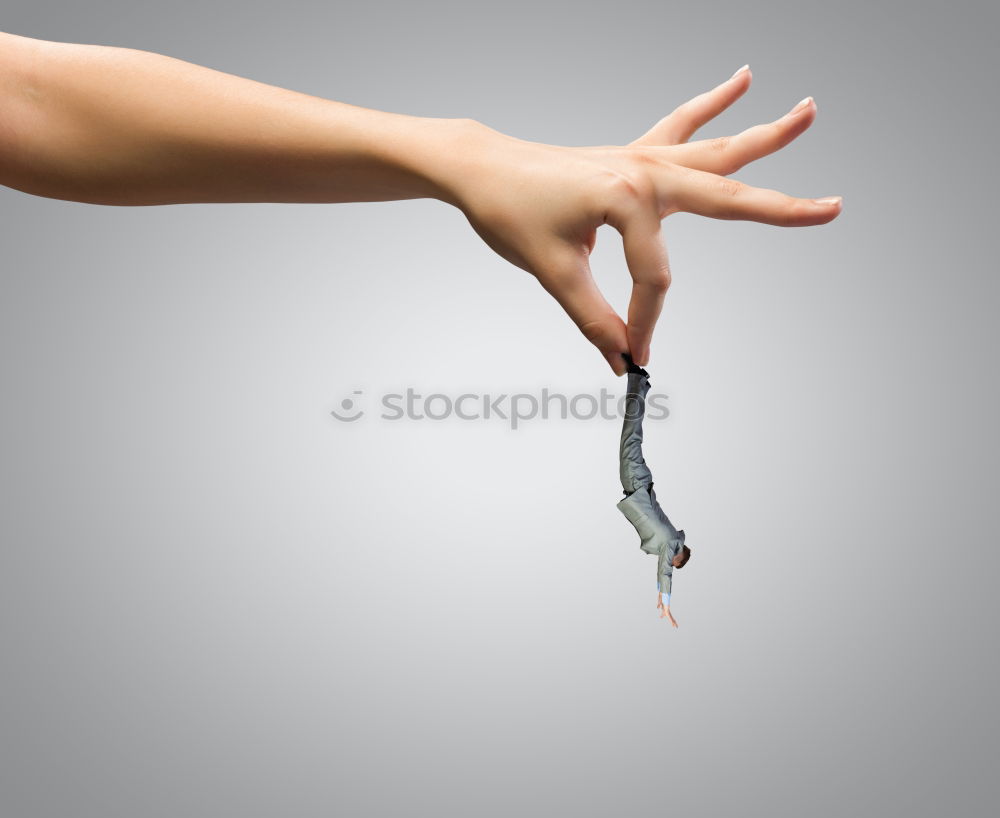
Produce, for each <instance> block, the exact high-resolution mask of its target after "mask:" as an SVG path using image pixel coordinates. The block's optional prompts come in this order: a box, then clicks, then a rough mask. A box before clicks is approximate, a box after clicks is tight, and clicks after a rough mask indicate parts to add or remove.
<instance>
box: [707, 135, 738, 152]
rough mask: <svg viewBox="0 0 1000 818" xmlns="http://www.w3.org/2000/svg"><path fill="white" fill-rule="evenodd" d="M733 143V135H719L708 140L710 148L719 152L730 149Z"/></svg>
mask: <svg viewBox="0 0 1000 818" xmlns="http://www.w3.org/2000/svg"><path fill="white" fill-rule="evenodd" d="M732 144H733V138H732V137H731V136H717V137H715V138H714V139H709V140H708V147H709V149H710V150H712V151H714V152H719V153H721V152H723V151H726V150H728V149H729V147H730V145H732Z"/></svg>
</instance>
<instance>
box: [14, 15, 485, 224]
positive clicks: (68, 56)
mask: <svg viewBox="0 0 1000 818" xmlns="http://www.w3.org/2000/svg"><path fill="white" fill-rule="evenodd" d="M476 127H477V123H475V122H473V121H471V120H464V119H437V118H425V117H416V116H409V115H405V114H393V113H387V112H383V111H376V110H371V109H367V108H360V107H357V106H354V105H349V104H346V103H341V102H336V101H333V100H328V99H323V98H320V97H315V96H310V95H308V94H303V93H299V92H297V91H291V90H287V89H284V88H278V87H276V86H271V85H266V84H264V83H261V82H257V81H254V80H250V79H246V78H243V77H239V76H235V75H232V74H227V73H223V72H221V71H216V70H213V69H210V68H206V67H203V66H199V65H195V64H192V63H187V62H184V61H182V60H178V59H174V58H172V57H168V56H164V55H161V54H155V53H151V52H146V51H138V50H135V49H129V48H117V47H111V46H100V45H79V44H74V43H56V42H49V41H44V40H33V39H30V38H24V37H16V36H14V35H10V34H0V183H3V184H6V185H8V186H10V187H14V188H17V189H19V190H23V191H25V192H28V193H33V194H37V195H41V196H49V197H53V198H60V199H70V200H74V201H84V202H93V203H98V204H111V205H152V204H176V203H182V202H357V201H388V200H395V199H413V198H423V197H432V198H438V199H441V200H443V201H448V202H450V203H452V204H454V203H455V201H454V197H453V194H452V193H451V189H452V184H451V183H452V181H453V180H454V179H456V178H458V177H460V176H461V174H462V173H463V171H464V170H465V168H463V167H462V165H463V163H468V162H469V161H470V156H469V148H468V147H467V145H468V143H469V140H468V137H469V135H470V133H472V132H473V131H474V130H475V128H476ZM463 149H464V150H463Z"/></svg>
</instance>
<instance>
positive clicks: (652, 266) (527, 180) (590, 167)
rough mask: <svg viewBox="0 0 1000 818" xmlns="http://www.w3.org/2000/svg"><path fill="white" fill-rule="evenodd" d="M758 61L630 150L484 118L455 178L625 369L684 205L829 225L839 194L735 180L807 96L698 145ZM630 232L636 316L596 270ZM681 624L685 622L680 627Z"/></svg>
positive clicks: (496, 245)
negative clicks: (623, 313)
mask: <svg viewBox="0 0 1000 818" xmlns="http://www.w3.org/2000/svg"><path fill="white" fill-rule="evenodd" d="M750 81H751V73H750V70H749V68H748V67H746V66H744V68H742V69H740V70H739V71H737V72H736V73H735V74H734V75H733V76H732V77H731V78H730V79H728V80H726V81H725V82H723V83H722V84H721V85H718V86H717V87H715V88H713V89H712V90H710V91H706V92H704V93H702V94H699V95H698V96H696V97H694V98H693V99H691V100H689V101H687V102H685V103H684V104H682V105H680V106H678V107H677V108H676V109H674V111H673V112H671V113H670V114H668V115H667V116H666V117H664V118H663V119H661V120H660V121H659V122H658V123H656V125H654V126H653V127H652V128H651V129H650V130H649V131H647V132H646V133H645V134H643V135H642V136H640V137H639V138H638V139H636V140H634V141H633V142H630V143H629V144H628V145H624V146H618V145H611V146H598V147H560V146H555V145H546V144H542V143H536V142H528V141H524V140H521V139H517V138H514V137H511V136H507V135H505V134H502V133H500V132H498V131H495V130H493V129H492V128H489V127H487V126H485V125H482V124H481V123H476V127H475V128H474V129H473V133H472V134H471V135H470V137H469V139H470V140H471V142H470V144H469V147H470V149H471V151H470V155H471V156H475V157H476V159H475V160H474V161H470V162H468V164H467V165H466V166H464V170H465V172H463V173H462V174H461V178H460V179H458V180H457V181H456V182H455V184H454V189H453V193H454V195H455V199H456V202H455V203H456V205H457V206H458V207H460V209H461V210H462V212H463V213H464V214H465V216H466V218H467V219H468V221H469V223H470V225H471V226H472V227H473V229H474V230H475V231H476V232H477V233H478V234H479V236H480V237H481V238H482V239H483V240H484V241H485V242H486V243H487V244H488V245H489V246H490V247H491V248H492V249H493V250H495V251H496V252H497V253H498V254H499V255H501V256H502V257H503V258H505V259H507V260H508V261H510V262H511V263H512V264H514V265H516V266H517V267H520V268H521V269H523V270H526V271H527V272H529V273H531V274H532V275H534V276H535V277H537V279H538V281H539V282H540V283H541V284H542V286H543V287H544V288H545V289H546V290H547V291H548V292H549V293H550V294H551V295H552V296H554V297H555V299H556V300H557V301H558V302H559V304H560V305H561V306H562V307H563V309H565V310H566V312H567V313H568V314H569V316H570V318H572V319H573V321H574V322H575V323H576V325H577V326H578V327H579V329H580V331H581V332H582V333H583V334H584V336H586V338H587V339H588V340H590V341H591V342H592V343H593V344H594V345H595V346H596V347H597V348H598V350H600V352H601V354H602V355H603V356H604V358H605V360H606V361H607V362H608V364H609V365H610V366H611V368H612V370H614V372H615V374H616V375H623V374H624V373H625V370H626V367H625V362H624V361H623V360H622V357H621V353H622V352H629V353H630V354H631V355H632V358H633V360H634V361H635V362H636V363H637V364H639V365H640V366H645V365H646V364H648V363H649V349H650V341H651V340H652V337H653V329H654V327H655V325H656V322H657V319H658V318H659V315H660V311H661V309H662V306H663V299H664V296H665V294H666V292H667V288H668V287H669V286H670V281H671V271H670V264H669V262H668V259H667V251H666V247H665V246H664V243H663V240H662V236H661V231H660V228H661V221H662V220H663V219H664V218H666V216H668V215H670V214H671V213H677V212H681V211H685V212H688V213H696V214H698V215H701V216H709V217H711V218H715V219H742V220H747V221H756V222H763V223H765V224H773V225H779V226H782V227H804V226H808V225H817V224H825V223H826V222H829V221H831V220H833V219H834V218H836V217H837V215H838V214H839V213H840V211H841V199H840V197H828V198H825V199H800V198H795V197H793V196H789V195H786V194H784V193H781V192H778V191H776V190H770V189H766V188H756V187H751V186H749V185H746V184H743V183H741V182H737V181H736V180H733V179H727V178H726V177H727V176H728V175H729V174H731V173H734V172H735V171H737V170H739V169H740V168H742V167H743V166H744V165H746V164H748V163H749V162H752V161H753V160H755V159H759V158H761V157H763V156H766V155H768V154H771V153H774V152H775V151H777V150H779V149H780V148H783V147H784V146H785V145H787V144H788V143H789V142H791V141H792V140H793V139H795V138H796V137H797V136H799V134H801V133H802V132H803V131H805V129H806V128H808V127H809V126H810V125H811V124H812V122H813V120H814V119H815V117H816V105H815V103H814V102H813V100H812V98H811V97H807V98H806V99H804V100H803V101H802V102H801V103H799V104H798V105H797V106H795V107H794V108H793V109H792V110H791V111H789V112H788V113H787V114H785V115H784V116H783V117H781V118H780V119H778V120H775V121H773V122H769V123H766V124H761V125H755V126H753V127H751V128H747V129H746V130H744V131H742V132H740V133H738V134H736V135H734V136H725V137H718V138H715V139H704V140H700V141H697V142H688V140H689V139H690V138H691V136H692V134H694V132H695V131H696V130H697V129H698V128H700V127H701V126H703V125H704V124H705V123H707V122H709V121H710V120H711V119H713V118H714V117H716V116H718V115H719V114H720V113H722V112H723V111H724V110H726V109H727V108H728V107H729V106H730V105H732V104H733V103H734V102H735V101H736V100H737V99H739V97H740V96H742V95H743V93H744V92H745V91H746V90H747V89H748V88H749V87H750ZM603 224H610V225H611V226H612V227H614V228H615V229H616V230H617V231H618V232H619V233H620V234H621V236H622V241H623V245H624V251H625V260H626V263H627V264H628V268H629V273H630V274H631V277H632V282H633V283H632V296H631V300H630V302H629V307H628V322H627V323H626V322H625V321H623V320H622V319H621V317H620V316H619V315H618V314H617V313H616V312H615V311H614V309H613V308H612V307H611V305H610V304H609V303H608V302H607V300H606V299H605V298H604V296H603V295H602V293H601V291H600V290H599V289H598V287H597V285H596V283H595V282H594V279H593V277H592V275H591V270H590V265H589V261H588V259H589V256H590V253H591V252H592V251H593V248H594V245H595V243H596V240H597V228H598V227H600V226H601V225H603ZM675 624H676V623H675Z"/></svg>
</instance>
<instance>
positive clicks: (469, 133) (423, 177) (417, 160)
mask: <svg viewBox="0 0 1000 818" xmlns="http://www.w3.org/2000/svg"><path fill="white" fill-rule="evenodd" d="M377 113H378V115H379V116H380V117H381V118H382V120H381V121H380V122H378V123H376V124H375V125H374V126H373V127H372V128H371V129H370V130H367V129H366V130H367V133H366V134H365V136H366V137H367V138H366V139H365V140H364V142H365V143H366V144H367V146H368V151H369V156H370V158H371V159H372V160H373V161H374V162H376V163H377V164H379V165H381V166H383V167H384V168H386V170H387V172H388V174H389V178H391V184H392V185H394V187H395V190H394V191H392V192H390V193H389V194H388V195H387V198H398V199H422V198H429V199H438V200H440V201H442V202H445V203H447V204H450V205H454V206H455V207H460V198H459V196H460V194H459V191H460V181H461V180H462V179H463V178H464V177H467V176H468V174H469V173H470V171H471V170H472V168H473V167H474V166H475V164H476V163H477V162H480V161H481V157H482V153H481V152H482V150H483V146H484V136H485V135H486V134H487V133H490V132H492V133H497V132H495V131H491V129H490V128H487V127H486V126H485V125H483V124H482V123H480V122H477V121H476V120H474V119H450V118H437V117H418V116H409V115H406V114H389V113H383V112H377ZM372 134H375V136H374V137H373V136H372Z"/></svg>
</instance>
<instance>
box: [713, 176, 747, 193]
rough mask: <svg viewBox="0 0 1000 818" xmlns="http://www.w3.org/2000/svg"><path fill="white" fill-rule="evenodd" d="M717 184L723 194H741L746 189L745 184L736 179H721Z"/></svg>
mask: <svg viewBox="0 0 1000 818" xmlns="http://www.w3.org/2000/svg"><path fill="white" fill-rule="evenodd" d="M716 184H717V185H718V189H719V192H720V193H721V194H722V195H723V196H730V197H733V196H739V195H740V194H741V193H742V192H743V191H744V190H745V189H746V185H745V184H743V183H742V182H737V181H736V180H735V179H719V181H718V182H717V183H716Z"/></svg>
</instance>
